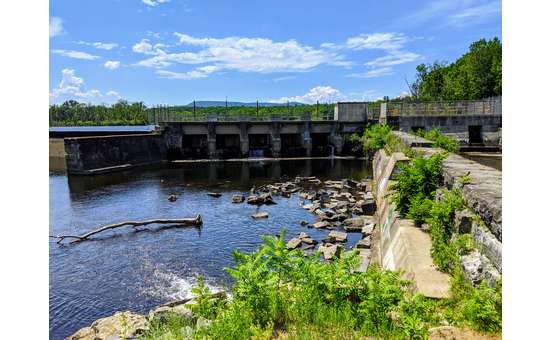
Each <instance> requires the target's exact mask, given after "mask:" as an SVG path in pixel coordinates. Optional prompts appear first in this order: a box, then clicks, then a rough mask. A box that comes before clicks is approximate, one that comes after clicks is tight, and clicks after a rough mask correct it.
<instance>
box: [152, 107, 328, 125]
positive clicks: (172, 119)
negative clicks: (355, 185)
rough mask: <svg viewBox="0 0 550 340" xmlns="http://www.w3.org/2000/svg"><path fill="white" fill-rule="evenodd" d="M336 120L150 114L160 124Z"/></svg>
mask: <svg viewBox="0 0 550 340" xmlns="http://www.w3.org/2000/svg"><path fill="white" fill-rule="evenodd" d="M330 120H334V113H333V112H330V113H325V114H319V115H317V114H314V115H312V114H311V113H304V114H285V115H275V114H262V115H219V114H185V113H178V112H171V111H169V110H164V111H163V110H159V111H155V110H152V111H151V112H149V121H150V122H151V123H154V124H156V125H157V124H159V123H179V122H272V121H330Z"/></svg>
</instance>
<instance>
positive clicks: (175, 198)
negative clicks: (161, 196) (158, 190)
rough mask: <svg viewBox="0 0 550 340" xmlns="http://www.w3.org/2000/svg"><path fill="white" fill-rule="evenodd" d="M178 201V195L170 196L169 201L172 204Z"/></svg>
mask: <svg viewBox="0 0 550 340" xmlns="http://www.w3.org/2000/svg"><path fill="white" fill-rule="evenodd" d="M177 199H178V197H177V196H176V195H174V194H172V195H170V196H168V200H169V201H170V202H175V201H176V200H177Z"/></svg>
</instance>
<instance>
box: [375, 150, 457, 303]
mask: <svg viewBox="0 0 550 340" xmlns="http://www.w3.org/2000/svg"><path fill="white" fill-rule="evenodd" d="M407 160H408V158H407V157H405V155H403V154H402V153H394V154H392V155H391V156H388V155H387V154H386V152H385V151H384V150H379V151H378V152H377V153H376V154H375V156H374V160H373V169H374V170H373V172H374V183H373V194H374V196H375V198H376V203H377V207H378V208H377V213H376V219H377V224H378V225H379V226H380V227H379V228H376V230H375V232H374V234H373V236H372V242H373V247H372V248H373V249H372V250H373V251H372V255H373V256H376V257H373V260H375V261H378V262H379V263H380V264H381V265H382V267H384V268H387V269H391V270H402V271H403V273H404V276H405V277H406V278H407V279H411V280H414V282H415V288H416V290H417V291H418V292H420V293H422V294H424V295H425V296H428V297H433V298H443V297H448V296H449V295H450V283H449V276H448V275H447V274H444V273H442V272H440V271H438V270H437V269H436V267H435V265H434V264H433V261H432V257H431V254H430V249H431V244H432V243H431V239H430V236H429V235H428V234H426V233H425V232H424V231H422V230H421V229H419V228H417V227H415V226H414V222H413V221H411V220H405V219H402V218H401V217H399V214H398V212H397V211H396V209H395V204H394V203H392V202H391V199H390V197H389V196H388V194H389V187H390V185H391V182H392V178H394V176H395V175H396V170H397V164H398V163H399V162H404V161H407Z"/></svg>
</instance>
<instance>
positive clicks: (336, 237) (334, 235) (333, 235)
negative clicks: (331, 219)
mask: <svg viewBox="0 0 550 340" xmlns="http://www.w3.org/2000/svg"><path fill="white" fill-rule="evenodd" d="M328 237H329V238H330V239H331V240H332V242H346V241H347V239H348V234H346V233H344V232H341V231H336V230H333V231H331V232H330V233H329V234H328Z"/></svg>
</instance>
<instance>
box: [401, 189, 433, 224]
mask: <svg viewBox="0 0 550 340" xmlns="http://www.w3.org/2000/svg"><path fill="white" fill-rule="evenodd" d="M432 205H433V200H432V199H430V198H429V197H426V196H425V195H424V194H423V193H418V194H417V195H416V196H414V197H413V198H412V199H411V204H410V206H409V212H408V213H407V218H410V219H413V220H414V221H415V222H416V224H417V225H420V224H422V223H423V222H424V221H426V219H427V218H428V217H429V216H430V211H431V209H432Z"/></svg>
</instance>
